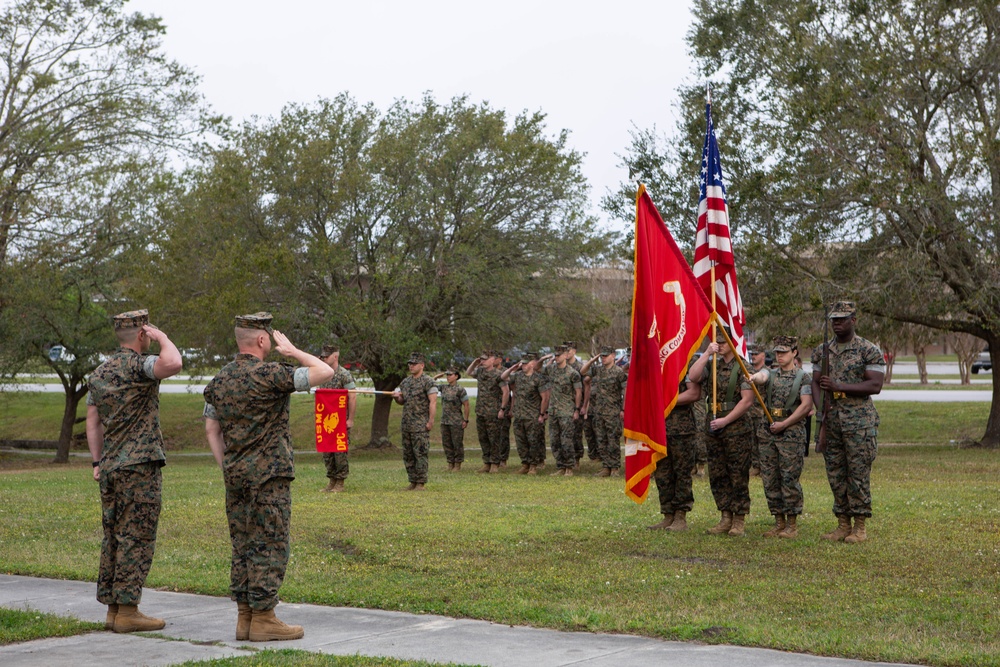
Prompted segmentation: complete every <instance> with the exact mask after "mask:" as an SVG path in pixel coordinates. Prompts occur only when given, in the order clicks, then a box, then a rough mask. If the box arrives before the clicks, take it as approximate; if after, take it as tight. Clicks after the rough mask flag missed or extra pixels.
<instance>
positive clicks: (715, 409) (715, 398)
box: [712, 260, 738, 421]
mask: <svg viewBox="0 0 1000 667" xmlns="http://www.w3.org/2000/svg"><path fill="white" fill-rule="evenodd" d="M718 326H719V313H718V312H717V311H716V310H715V261H714V260H713V261H712V342H713V343H715V342H716V341H717V340H718V335H719V334H718V330H717V328H718ZM722 333H726V330H725V329H723V330H722ZM726 340H729V336H726ZM737 356H738V355H737ZM718 364H719V355H718V354H713V355H712V420H713V421H714V420H715V419H716V418H717V417H718V415H719V376H718V375H716V371H717V370H718Z"/></svg>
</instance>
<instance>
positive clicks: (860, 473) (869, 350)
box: [812, 301, 885, 543]
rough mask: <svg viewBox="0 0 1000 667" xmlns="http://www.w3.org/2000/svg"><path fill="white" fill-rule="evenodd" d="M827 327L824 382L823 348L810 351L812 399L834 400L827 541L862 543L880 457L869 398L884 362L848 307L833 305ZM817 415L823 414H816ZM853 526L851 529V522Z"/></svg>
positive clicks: (829, 423)
mask: <svg viewBox="0 0 1000 667" xmlns="http://www.w3.org/2000/svg"><path fill="white" fill-rule="evenodd" d="M829 317H830V326H831V328H832V329H833V333H834V334H835V338H834V339H832V340H830V341H828V342H827V343H826V345H828V346H829V350H830V374H829V375H828V376H822V370H821V369H822V361H823V346H820V347H817V348H816V349H815V350H814V351H813V355H812V365H813V385H812V390H813V394H814V395H816V396H817V397H820V396H822V399H818V400H825V399H826V396H827V395H829V393H832V394H833V402H832V403H831V404H830V408H829V413H828V415H827V417H826V423H825V431H826V451H825V452H823V459H824V461H825V463H826V476H827V479H828V480H829V482H830V490H831V491H832V492H833V513H834V514H835V515H837V521H838V524H837V528H836V529H834V530H833V531H832V532H830V533H827V534H826V535H823V537H824V538H826V539H831V540H844V541H845V542H850V543H854V542H863V541H865V540H866V539H867V538H868V535H867V532H866V528H865V521H866V519H868V518H870V517H871V515H872V495H871V468H872V463H873V462H874V461H875V457H876V455H877V454H878V425H879V416H878V412H876V410H875V405H874V404H873V403H872V399H871V397H872V395H873V394H877V393H879V392H880V391H882V381H883V379H884V377H885V357H884V356H883V355H882V350H880V349H879V347H878V346H877V345H875V344H874V343H872V342H871V341H868V340H865V339H864V338H862V337H861V336H858V335H857V334H856V333H855V331H854V328H855V325H856V324H857V308H856V307H855V305H854V303H853V302H851V301H840V302H837V303H835V304H834V305H833V307H832V312H831V313H830V316H829ZM819 414H821V412H820V413H819ZM852 519H853V521H854V525H853V526H852V525H851V521H852Z"/></svg>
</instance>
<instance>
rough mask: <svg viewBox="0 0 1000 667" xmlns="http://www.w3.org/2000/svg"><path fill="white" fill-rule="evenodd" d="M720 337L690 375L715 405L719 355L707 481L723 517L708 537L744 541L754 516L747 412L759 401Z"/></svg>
mask: <svg viewBox="0 0 1000 667" xmlns="http://www.w3.org/2000/svg"><path fill="white" fill-rule="evenodd" d="M717 336H718V337H717V339H716V340H717V342H715V343H712V344H711V345H709V347H708V350H707V351H706V353H705V354H703V355H702V356H701V357H699V358H698V360H697V361H696V362H695V363H694V364H693V365H692V366H691V369H690V375H689V377H690V378H691V379H692V380H693V381H696V382H700V383H701V393H702V394H703V395H704V396H706V397H707V400H709V401H711V400H712V368H711V357H712V355H713V354H715V353H718V354H719V359H718V362H717V373H716V377H717V388H718V399H719V400H718V406H717V408H718V409H717V410H712V407H711V406H709V408H708V410H707V412H708V416H707V418H706V420H705V421H706V424H705V426H706V431H705V432H706V440H705V444H706V447H707V450H708V479H709V483H710V485H711V487H712V496H713V498H715V506H716V507H717V508H718V509H719V511H720V512H721V513H722V518H721V519H720V521H719V523H718V525H716V526H714V527H713V528H711V529H710V530H709V533H710V534H713V535H718V534H722V533H727V534H729V535H730V536H732V537H742V536H743V535H744V534H745V519H746V515H747V514H748V513H749V512H750V455H751V448H752V446H753V430H752V422H751V420H750V416H749V415H748V414H747V412H748V410H749V409H750V406H751V405H752V403H753V401H754V394H753V390H752V389H751V388H750V385H749V384H748V383H747V382H746V380H745V379H744V378H743V377H742V371H741V369H740V366H739V360H737V359H736V356H735V352H734V351H733V350H732V349H731V348H730V347H729V345H728V343H726V339H725V337H724V335H723V334H722V332H721V331H720V332H719V333H718V334H717ZM713 413H714V420H713Z"/></svg>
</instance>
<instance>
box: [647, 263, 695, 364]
mask: <svg viewBox="0 0 1000 667" xmlns="http://www.w3.org/2000/svg"><path fill="white" fill-rule="evenodd" d="M663 291H664V292H666V293H667V294H673V295H674V305H675V306H677V308H678V310H679V316H680V317H679V320H680V325H679V327H678V330H677V333H676V334H675V335H674V337H673V338H671V339H670V340H668V341H667V342H666V343H664V344H663V345H661V346H660V370H661V371H662V370H663V366H664V365H665V364H666V363H667V359H668V358H669V357H670V355H671V354H673V353H674V352H676V351H677V349H678V348H679V347H680V346H681V343H682V342H684V336H685V334H687V322H686V321H685V318H684V315H685V312H686V311H687V304H686V303H685V302H684V294H683V293H682V292H681V284H680V282H679V281H676V280H671V281H670V282H666V283H663ZM647 338H656V342H657V343H659V342H660V341H661V333H660V328H659V325H658V324H657V322H656V314H655V313H654V314H653V322H652V324H651V325H650V327H649V333H648V334H647Z"/></svg>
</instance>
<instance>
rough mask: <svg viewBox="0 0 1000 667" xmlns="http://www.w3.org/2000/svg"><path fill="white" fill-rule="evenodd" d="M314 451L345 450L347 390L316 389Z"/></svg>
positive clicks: (344, 451)
mask: <svg viewBox="0 0 1000 667" xmlns="http://www.w3.org/2000/svg"><path fill="white" fill-rule="evenodd" d="M316 451H317V452H334V453H337V454H341V453H346V452H347V390H346V389H317V390H316Z"/></svg>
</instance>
